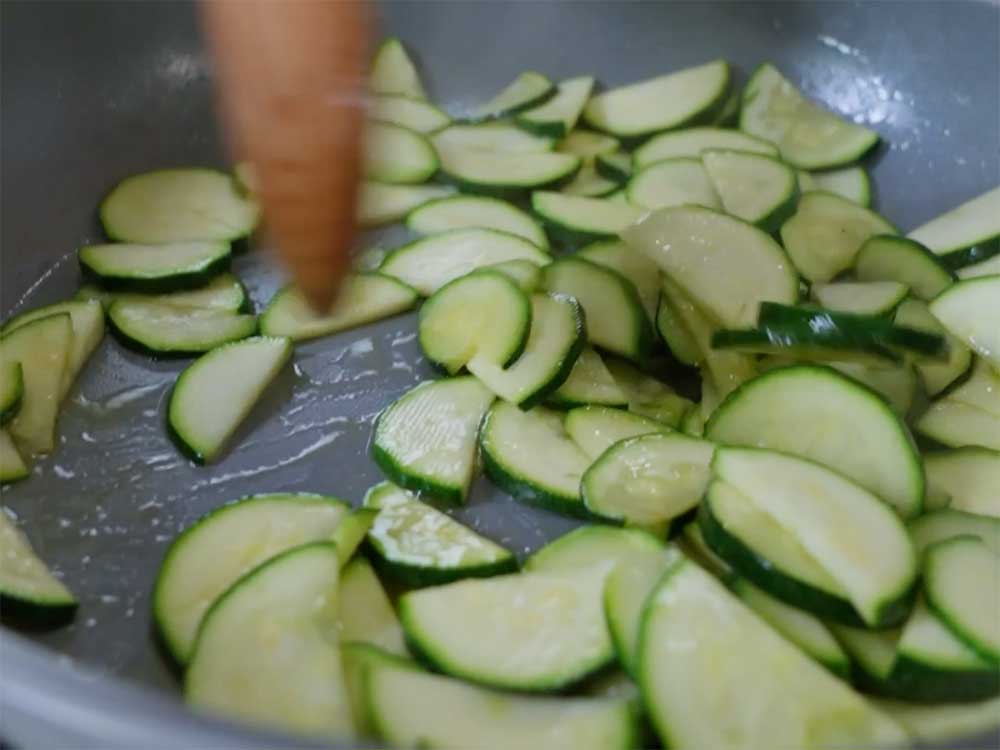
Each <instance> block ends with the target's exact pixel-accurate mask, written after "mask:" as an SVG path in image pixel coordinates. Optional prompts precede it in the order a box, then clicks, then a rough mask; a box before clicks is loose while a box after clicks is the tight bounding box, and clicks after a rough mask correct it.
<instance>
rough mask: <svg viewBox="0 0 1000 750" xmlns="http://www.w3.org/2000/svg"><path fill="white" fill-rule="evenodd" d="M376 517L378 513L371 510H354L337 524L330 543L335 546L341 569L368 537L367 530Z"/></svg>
mask: <svg viewBox="0 0 1000 750" xmlns="http://www.w3.org/2000/svg"><path fill="white" fill-rule="evenodd" d="M377 515H378V512H377V511H375V510H372V509H371V508H356V509H355V510H352V511H351V512H350V513H348V514H347V516H346V517H345V518H344V520H343V521H341V522H340V523H339V524H337V528H336V529H334V530H333V534H331V535H330V541H331V542H333V543H334V544H336V545H337V558H338V559H339V560H340V567H341V568H343V567H344V566H346V565H347V564H348V563H350V562H351V560H353V559H354V554H355V553H356V552H357V551H358V548H359V547H360V546H361V543H362V542H364V541H365V538H366V537H367V536H368V530H369V529H370V528H371V527H372V525H373V524H374V523H375V517H376V516H377Z"/></svg>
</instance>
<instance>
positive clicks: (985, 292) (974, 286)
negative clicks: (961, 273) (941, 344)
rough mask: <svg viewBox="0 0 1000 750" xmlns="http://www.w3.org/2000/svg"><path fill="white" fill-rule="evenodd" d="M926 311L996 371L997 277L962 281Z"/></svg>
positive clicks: (999, 342) (999, 328) (999, 345)
mask: <svg viewBox="0 0 1000 750" xmlns="http://www.w3.org/2000/svg"><path fill="white" fill-rule="evenodd" d="M930 308H931V313H932V314H933V315H934V317H935V318H937V319H938V320H939V321H941V324H942V325H943V326H944V327H945V328H947V329H948V332H949V333H951V335H953V336H954V337H955V338H957V339H958V340H959V341H961V342H962V343H964V344H965V345H966V346H968V347H969V348H970V349H972V351H974V352H976V353H977V354H978V355H979V356H981V357H982V358H983V359H985V360H986V361H987V362H989V363H990V364H991V365H992V366H993V368H994V369H996V370H1000V276H980V277H979V278H972V279H963V280H962V281H959V282H957V283H955V284H953V285H952V286H950V287H948V288H947V289H946V290H945V291H943V292H942V293H941V294H940V295H938V296H937V297H935V298H934V301H933V302H931V304H930Z"/></svg>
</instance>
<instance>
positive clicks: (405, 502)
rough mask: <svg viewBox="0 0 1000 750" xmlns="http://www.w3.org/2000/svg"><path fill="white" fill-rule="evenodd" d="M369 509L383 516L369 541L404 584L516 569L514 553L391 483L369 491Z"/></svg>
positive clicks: (384, 566) (386, 567)
mask: <svg viewBox="0 0 1000 750" xmlns="http://www.w3.org/2000/svg"><path fill="white" fill-rule="evenodd" d="M364 504H365V507H366V508H373V509H375V510H377V511H378V516H377V517H376V519H375V524H374V525H373V526H372V528H371V530H370V531H369V532H368V542H369V544H370V545H371V548H372V550H373V551H374V552H375V554H376V555H378V558H379V564H380V567H381V568H382V569H383V570H384V571H385V573H386V574H387V575H389V576H391V577H392V578H394V579H396V580H397V581H399V582H400V583H403V584H404V585H407V586H427V585H436V584H442V583H451V582H452V581H457V580H459V579H460V578H486V577H489V576H493V575H498V574H500V573H512V572H514V571H516V570H517V559H516V558H515V557H514V555H513V554H512V553H511V552H510V551H509V550H507V549H505V548H503V547H501V546H500V545H499V544H496V543H494V542H491V541H490V540H489V539H486V538H485V537H483V536H480V535H479V534H477V533H476V532H474V531H473V530H472V529H470V528H468V527H467V526H463V525H462V524H460V523H459V522H458V521H455V520H454V519H452V518H451V517H450V516H448V515H446V514H444V513H442V512H441V511H439V510H436V509H434V508H432V507H431V506H430V505H427V504H426V503H422V502H420V501H419V500H418V499H417V498H416V496H414V495H413V494H412V493H410V492H407V491H406V490H404V489H401V488H399V487H397V486H396V485H394V484H392V483H390V482H382V483H381V484H377V485H375V486H374V487H372V488H371V489H370V490H368V493H367V494H366V495H365V501H364Z"/></svg>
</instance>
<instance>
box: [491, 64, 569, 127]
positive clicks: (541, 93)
mask: <svg viewBox="0 0 1000 750" xmlns="http://www.w3.org/2000/svg"><path fill="white" fill-rule="evenodd" d="M554 93H555V87H554V86H553V85H552V81H550V80H549V79H548V78H547V77H545V76H544V75H542V74H541V73H538V72H536V71H534V70H528V71H525V72H524V73H521V74H520V75H519V76H518V77H517V78H515V79H514V80H513V81H511V82H510V83H509V84H507V86H505V87H504V88H503V89H502V90H501V91H500V93H498V94H497V95H496V96H494V97H493V98H492V99H490V100H489V101H488V102H487V103H486V104H484V105H483V106H481V107H479V108H477V109H476V110H475V111H474V112H473V118H474V119H477V120H478V119H484V120H485V119H492V118H496V117H505V116H507V115H513V114H516V113H517V112H520V111H521V110H524V109H528V108H530V107H533V106H535V105H536V104H540V103H541V102H544V101H546V100H548V99H551V98H552V96H553V94H554Z"/></svg>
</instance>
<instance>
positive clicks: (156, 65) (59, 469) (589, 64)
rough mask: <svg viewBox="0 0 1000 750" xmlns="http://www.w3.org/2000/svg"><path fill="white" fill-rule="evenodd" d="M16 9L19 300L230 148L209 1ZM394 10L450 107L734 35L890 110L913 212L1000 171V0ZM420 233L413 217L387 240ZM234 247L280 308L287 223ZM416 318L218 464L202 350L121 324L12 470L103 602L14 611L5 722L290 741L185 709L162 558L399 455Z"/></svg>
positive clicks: (351, 496) (733, 45)
mask: <svg viewBox="0 0 1000 750" xmlns="http://www.w3.org/2000/svg"><path fill="white" fill-rule="evenodd" d="M0 12H2V19H0V27H2V65H0V69H2V107H0V116H2V131H0V133H2V136H0V138H2V162H0V164H2V216H0V218H2V222H0V224H2V230H0V231H2V235H0V237H2V245H0V248H2V254H0V284H2V286H0V295H2V297H0V312H2V313H3V315H4V316H5V317H6V316H7V315H9V314H10V313H13V312H16V311H18V310H21V309H24V308H28V307H33V306H37V305H40V304H44V303H47V302H52V301H56V300H58V299H60V298H63V297H66V296H68V295H70V294H71V293H72V292H73V290H74V289H75V286H76V285H77V284H78V270H77V266H76V261H75V249H76V248H77V247H78V246H80V245H81V244H83V243H85V242H87V241H92V240H96V239H99V238H100V236H101V235H100V230H99V227H98V225H97V223H96V213H95V208H96V205H97V202H98V200H99V199H100V197H101V196H102V195H103V194H104V193H105V192H106V191H107V190H108V189H109V188H110V187H111V186H112V185H113V184H114V183H115V182H117V181H118V180H119V179H121V178H122V177H124V176H126V175H128V174H130V173H133V172H138V171H143V170H148V169H152V168H157V167H164V166H173V165H200V164H214V165H219V166H225V165H226V164H227V161H226V157H225V154H224V151H223V148H222V145H221V139H220V136H219V134H218V132H217V130H216V125H215V120H214V117H213V112H212V101H211V86H210V84H211V66H210V63H209V62H208V60H207V59H206V57H205V54H204V50H203V47H202V43H201V40H200V38H199V34H198V30H197V27H196V23H195V18H194V10H193V7H192V6H191V5H189V4H186V3H177V2H101V3H91V2H70V3H60V2H10V1H8V2H4V3H2V5H0ZM380 13H381V16H382V18H383V21H384V31H385V32H386V33H394V34H397V35H399V36H401V37H402V38H403V39H404V41H405V42H407V43H408V45H410V46H411V47H412V48H413V49H414V50H415V51H416V55H417V58H418V61H419V63H420V65H421V68H422V70H423V71H424V74H425V80H426V81H427V83H428V88H429V91H430V92H431V96H432V97H433V98H434V99H435V100H436V101H437V102H438V103H440V104H442V105H443V106H445V107H446V108H448V109H450V110H452V111H453V112H459V113H460V112H462V111H464V110H466V109H467V108H469V107H471V106H472V105H474V104H476V103H478V102H480V101H481V100H483V99H484V98H485V97H487V96H489V95H490V94H491V93H492V92H494V91H496V90H498V89H499V88H500V87H501V86H502V85H503V84H505V83H506V82H507V81H508V80H509V79H511V78H512V77H513V76H514V75H516V74H517V73H518V72H520V71H522V70H524V69H527V68H536V69H538V70H541V71H544V72H545V73H547V74H548V75H550V76H551V77H552V78H556V79H558V78H562V77H567V76H571V75H579V74H584V73H593V74H595V75H597V76H598V78H599V79H600V81H601V82H602V83H603V84H605V85H615V84H620V83H625V82H630V81H633V80H638V79H640V78H643V77H647V76H650V75H654V74H658V73H660V72H663V71H668V70H671V69H676V68H680V67H684V66H687V65H691V64H696V63H700V62H704V61H706V60H708V59H711V58H714V57H719V56H722V57H725V58H727V59H729V60H731V61H732V62H733V63H734V64H735V66H736V67H737V69H738V71H739V73H740V76H741V78H742V79H745V77H746V74H747V73H748V72H749V71H750V70H752V68H753V67H754V66H755V65H756V64H757V63H759V62H762V61H765V60H771V61H773V62H775V63H776V64H777V65H778V66H779V67H780V68H781V69H782V70H783V71H785V72H786V74H788V75H789V77H790V78H791V79H792V80H795V81H797V82H799V83H800V84H801V87H802V88H803V89H804V90H805V91H806V92H807V93H808V94H810V95H812V96H814V97H816V98H817V99H819V100H820V101H822V102H824V103H826V104H827V105H828V106H830V107H832V108H833V109H835V110H837V111H839V112H841V113H842V114H844V115H846V116H847V117H851V118H854V119H855V120H857V121H858V122H863V123H866V124H868V125H870V126H871V127H874V128H875V129H877V130H878V131H879V132H880V133H881V134H882V136H883V138H884V140H885V144H883V145H882V146H881V147H880V149H879V151H878V152H877V153H876V154H874V156H873V157H870V158H869V159H868V160H867V165H868V166H869V168H870V169H871V172H872V175H873V177H874V182H875V185H876V188H877V192H876V206H877V208H878V209H879V210H880V211H881V212H882V213H883V214H884V215H885V216H887V217H888V218H889V219H890V220H891V221H892V222H894V223H895V224H897V225H898V226H899V227H900V228H901V229H902V230H904V231H905V230H907V229H910V228H912V227H914V226H916V225H918V224H920V223H922V222H923V221H925V220H927V219H929V218H931V217H933V216H934V215H936V214H938V213H940V212H941V211H943V210H944V209H947V208H949V207H951V206H953V205H956V204H957V203H959V202H961V201H963V200H966V199H968V198H970V197H972V196H974V195H976V194H978V193H980V192H982V191H984V190H986V189H988V188H990V187H993V186H995V185H996V184H997V183H998V181H1000V156H998V152H1000V144H998V138H1000V11H998V7H997V5H996V4H992V3H988V2H959V1H957V0H955V1H945V2H913V3H907V2H867V3H847V2H779V3H760V2H743V3H712V2H699V3H693V2H692V3H666V2H665V3H609V2H513V3H501V2H493V3H485V2H483V3H480V2H420V3H417V2H412V3H387V4H383V5H382V6H380ZM403 239H405V233H404V232H402V231H401V230H399V229H394V230H390V231H388V232H385V233H382V234H381V235H371V236H369V237H368V238H366V241H365V243H364V246H365V247H373V246H381V247H385V248H389V247H393V246H394V245H396V244H398V243H399V242H401V241H402V240H403ZM234 270H235V271H236V272H237V273H238V274H239V275H240V276H241V277H242V278H243V280H244V281H245V283H246V285H247V287H248V289H249V291H250V294H251V296H252V298H253V301H254V303H255V305H256V306H257V307H258V309H259V308H260V306H262V305H263V304H264V303H266V302H267V300H268V299H269V298H270V296H271V294H272V293H273V291H274V290H275V289H276V288H277V287H278V286H279V285H280V283H281V282H282V277H281V274H280V272H279V271H278V269H277V268H276V266H275V264H274V263H273V262H272V261H271V260H270V259H269V256H268V255H267V253H266V248H263V249H260V248H258V249H255V250H252V251H250V252H249V253H247V254H245V255H242V256H240V257H239V258H238V259H237V261H236V263H235V269H234ZM414 331H415V325H414V318H413V316H405V317H401V318H396V319H392V320H389V321H385V322H382V323H379V324H376V325H372V326H368V327H364V328H362V329H359V330H356V331H352V332H349V333H345V334H341V335H337V336H333V337H331V338H327V339H322V340H319V341H315V342H310V343H307V344H304V345H302V346H299V347H297V348H296V354H295V364H294V368H290V369H289V370H288V371H287V372H286V373H285V374H284V375H283V376H282V377H281V379H280V380H279V381H278V382H277V383H276V384H275V386H274V387H273V388H271V390H270V392H269V393H268V394H267V396H266V398H265V400H264V402H263V403H262V404H260V405H259V407H258V408H257V409H256V410H255V412H254V416H253V418H252V420H251V421H250V423H249V424H247V425H245V426H244V428H243V429H242V430H241V433H240V435H239V436H238V438H237V439H236V440H235V441H234V442H233V445H232V448H231V449H230V450H229V452H228V453H227V454H226V455H225V456H224V458H223V459H222V460H221V461H219V462H218V463H217V464H215V465H213V466H211V467H207V468H205V467H196V466H194V465H192V464H191V463H190V462H188V461H187V460H185V459H184V458H183V457H182V456H181V455H180V454H179V453H178V452H177V450H176V449H175V447H174V446H173V445H172V444H171V443H170V441H169V439H168V438H167V434H166V430H165V429H164V407H165V399H166V395H167V393H168V390H169V388H170V386H171V384H172V383H173V381H174V379H175V377H176V375H177V373H178V372H179V371H180V370H181V369H182V368H183V367H184V366H185V364H186V362H185V361H161V362H156V361H152V360H151V359H149V358H147V357H145V356H141V355H137V354H134V353H132V352H129V351H127V350H124V349H122V348H121V347H120V346H119V345H118V343H117V342H115V341H114V340H113V339H112V338H111V337H107V338H106V340H105V341H104V343H103V344H102V346H101V348H100V350H99V351H98V352H97V353H96V354H95V356H94V357H93V359H92V360H91V363H90V365H89V366H88V367H87V369H86V371H85V373H84V375H83V377H82V378H81V380H80V382H79V383H78V385H77V387H76V388H75V389H74V391H73V393H72V395H71V398H70V402H69V405H68V406H67V408H66V409H65V411H64V414H63V416H62V418H61V422H60V428H59V432H60V435H61V445H60V446H59V448H58V450H57V451H56V453H55V454H54V455H53V456H51V457H49V458H47V459H44V460H42V461H39V462H38V464H37V467H36V469H35V473H34V475H33V476H32V477H31V478H30V479H29V480H27V481H25V482H23V483H20V484H18V485H16V486H13V487H10V488H5V489H4V491H3V503H4V505H6V506H8V507H9V508H10V509H11V510H12V511H13V512H14V513H16V515H17V517H18V518H19V519H20V521H21V523H22V524H23V527H24V528H25V529H26V531H27V533H28V534H29V536H30V538H31V540H32V542H33V543H34V545H35V546H36V548H37V550H38V552H39V553H40V554H41V556H42V557H43V558H44V559H45V560H47V561H48V562H49V563H50V564H51V565H52V566H53V567H54V568H55V569H56V570H57V571H59V573H60V574H61V575H63V576H64V577H65V580H66V581H67V583H68V584H69V586H70V587H71V588H72V589H73V590H74V591H75V592H76V593H77V594H78V595H79V597H80V600H81V606H80V611H79V613H78V615H77V617H76V620H75V621H74V622H73V624H71V625H69V626H67V627H64V628H61V629H57V630H52V631H47V632H35V633H22V634H21V635H14V634H13V633H12V632H11V631H9V630H2V631H0V711H2V712H3V723H2V725H0V733H2V734H3V735H5V737H6V739H8V740H10V741H15V742H16V743H18V744H21V745H23V746H25V747H39V748H46V749H48V748H56V747H74V748H81V747H98V746H99V747H103V748H111V747H132V748H135V747H144V748H147V747H199V748H213V750H214V749H215V748H222V747H229V746H233V747H235V746H239V747H256V746H261V747H265V746H267V747H275V746H278V743H281V746H289V744H290V743H289V742H287V741H284V740H274V739H273V738H266V737H263V736H261V735H246V734H244V733H242V732H238V731H235V730H231V729H229V728H226V727H224V726H223V725H221V724H216V723H215V722H208V721H202V720H198V719H195V718H192V717H191V716H190V714H188V713H186V712H184V711H183V709H182V707H181V704H180V703H179V698H178V696H179V692H178V690H177V684H178V683H177V679H176V677H175V675H173V674H172V673H171V672H170V670H169V668H168V666H167V662H166V661H165V660H164V659H163V658H161V656H160V654H159V653H158V652H157V650H156V646H155V643H154V639H153V637H152V635H151V627H150V600H149V597H150V590H151V587H152V583H153V580H154V577H155V574H156V571H157V569H158V566H159V563H160V561H161V559H162V556H163V553H164V551H165V549H166V546H167V545H168V543H169V542H170V540H171V539H172V538H173V537H174V536H175V535H176V534H177V533H178V531H180V530H181V529H183V528H185V527H186V526H188V525H189V524H190V523H191V522H192V521H193V520H195V519H196V518H197V517H198V516H200V515H202V514H203V513H205V512H206V511H208V510H210V509H212V508H215V507H217V506H218V505H220V504H222V503H223V502H225V501H228V500H231V499H234V498H237V497H239V496H241V495H245V494H249V493H255V492H268V491H276V490H288V491H295V490H302V491H315V492H324V493H330V494H334V495H337V496H340V497H343V498H345V499H347V500H350V501H351V502H353V503H358V502H359V501H360V499H361V497H362V495H363V493H364V491H365V490H366V489H367V488H368V487H369V486H370V485H372V484H373V483H375V482H376V481H378V480H379V479H380V475H379V472H378V471H377V469H376V468H375V466H374V464H373V463H372V461H371V460H370V458H369V457H368V444H369V437H370V432H371V425H372V420H373V419H374V417H375V416H376V415H377V414H378V412H379V411H380V410H381V409H383V408H384V407H385V406H386V405H387V404H388V403H390V402H391V401H392V400H393V399H394V398H396V397H397V396H398V395H400V394H401V393H403V392H404V391H405V390H407V389H408V388H410V387H411V386H412V385H414V384H415V383H417V382H419V381H420V380H423V379H425V378H428V377H430V376H431V370H430V369H429V367H428V366H427V364H426V363H425V362H424V361H423V359H422V358H421V357H420V354H419V350H418V347H417V344H416V341H415V334H414ZM458 516H459V517H460V518H461V519H462V520H463V521H465V522H466V523H468V524H470V525H472V526H473V527H474V528H476V529H478V530H480V531H481V532H483V533H484V534H486V535H488V536H490V537H492V538H494V539H496V540H497V541H500V542H502V543H504V544H506V545H509V546H511V547H512V548H513V549H515V550H516V551H517V552H518V553H519V554H521V555H522V556H523V555H524V554H527V553H529V552H530V551H531V550H533V549H535V548H536V547H538V546H539V545H540V544H542V543H543V542H544V541H545V540H547V539H550V538H552V537H554V536H557V535H559V534H561V533H563V532H565V531H567V530H568V529H569V528H571V527H572V526H573V525H574V523H573V522H571V521H569V520H566V519H563V518H561V517H558V516H554V515H551V514H547V513H544V512H542V511H536V510H533V509H530V508H526V507H524V506H522V505H518V504H517V503H514V502H513V501H512V500H511V499H510V498H508V497H506V496H504V495H503V494H502V493H500V492H498V491H497V490H495V489H494V488H492V487H491V486H490V485H489V484H488V483H487V482H486V481H482V480H481V481H480V482H478V483H477V484H476V486H475V490H474V492H473V494H472V498H471V500H470V502H469V504H468V506H467V507H465V508H463V509H461V510H460V511H459V512H458ZM991 742H992V743H993V744H990V743H991ZM996 742H997V738H996V736H995V735H994V736H993V737H991V738H979V739H978V740H976V741H975V742H966V743H965V744H962V743H960V742H950V743H948V746H949V747H952V748H957V747H974V746H981V747H995V746H996ZM353 746H356V745H353Z"/></svg>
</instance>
